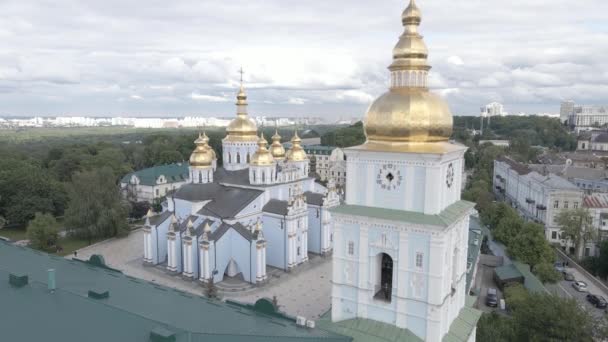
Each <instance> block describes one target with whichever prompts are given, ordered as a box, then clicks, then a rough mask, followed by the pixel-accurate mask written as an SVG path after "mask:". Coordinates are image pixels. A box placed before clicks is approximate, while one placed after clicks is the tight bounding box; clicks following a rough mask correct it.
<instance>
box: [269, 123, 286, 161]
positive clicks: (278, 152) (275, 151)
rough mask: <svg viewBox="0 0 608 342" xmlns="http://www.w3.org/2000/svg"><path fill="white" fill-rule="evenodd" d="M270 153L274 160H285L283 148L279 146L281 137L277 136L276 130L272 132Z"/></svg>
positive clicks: (281, 145)
mask: <svg viewBox="0 0 608 342" xmlns="http://www.w3.org/2000/svg"><path fill="white" fill-rule="evenodd" d="M270 153H272V156H273V157H274V159H278V160H283V159H285V148H284V147H283V144H281V136H280V135H279V131H278V130H276V131H275V132H274V135H273V136H272V145H270Z"/></svg>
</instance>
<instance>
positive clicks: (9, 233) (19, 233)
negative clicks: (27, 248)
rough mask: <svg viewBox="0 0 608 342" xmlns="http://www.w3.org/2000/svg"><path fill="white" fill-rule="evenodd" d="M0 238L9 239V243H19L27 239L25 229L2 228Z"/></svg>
mask: <svg viewBox="0 0 608 342" xmlns="http://www.w3.org/2000/svg"><path fill="white" fill-rule="evenodd" d="M0 236H4V237H5V238H9V239H11V241H19V240H25V239H27V234H26V232H25V228H4V229H0Z"/></svg>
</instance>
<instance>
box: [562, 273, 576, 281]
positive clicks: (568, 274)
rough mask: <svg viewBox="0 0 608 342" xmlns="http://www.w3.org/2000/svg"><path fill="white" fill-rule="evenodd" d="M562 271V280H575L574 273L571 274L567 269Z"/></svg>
mask: <svg viewBox="0 0 608 342" xmlns="http://www.w3.org/2000/svg"><path fill="white" fill-rule="evenodd" d="M562 273H563V275H564V280H567V281H574V280H575V279H574V274H572V273H570V272H567V271H564V272H562Z"/></svg>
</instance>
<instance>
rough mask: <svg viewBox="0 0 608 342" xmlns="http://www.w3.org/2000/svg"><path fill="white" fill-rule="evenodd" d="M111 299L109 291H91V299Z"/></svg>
mask: <svg viewBox="0 0 608 342" xmlns="http://www.w3.org/2000/svg"><path fill="white" fill-rule="evenodd" d="M109 297H110V292H109V291H108V290H102V289H91V290H89V298H93V299H106V298H109Z"/></svg>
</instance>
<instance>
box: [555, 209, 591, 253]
mask: <svg viewBox="0 0 608 342" xmlns="http://www.w3.org/2000/svg"><path fill="white" fill-rule="evenodd" d="M556 222H557V225H558V226H559V227H560V229H561V230H562V236H563V237H565V238H566V239H567V240H568V241H570V242H571V243H572V244H573V245H574V249H575V255H576V257H577V258H581V257H582V255H583V253H582V250H583V246H585V245H587V242H589V241H593V240H595V238H596V236H597V231H596V229H595V227H593V223H592V218H591V214H590V213H589V210H588V209H587V208H577V209H569V210H562V211H561V212H560V213H559V214H558V215H557V219H556Z"/></svg>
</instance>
